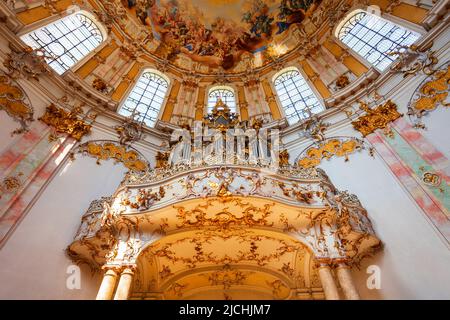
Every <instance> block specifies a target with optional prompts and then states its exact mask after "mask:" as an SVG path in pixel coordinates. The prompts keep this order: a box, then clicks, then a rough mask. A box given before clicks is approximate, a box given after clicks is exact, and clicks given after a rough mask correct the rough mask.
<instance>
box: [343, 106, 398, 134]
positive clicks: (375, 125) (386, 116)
mask: <svg viewBox="0 0 450 320" xmlns="http://www.w3.org/2000/svg"><path fill="white" fill-rule="evenodd" d="M360 109H361V110H364V111H365V112H366V114H365V115H363V116H361V117H359V118H358V119H356V120H355V121H353V122H352V125H353V128H354V129H355V130H357V131H359V132H361V134H362V135H363V137H365V136H367V135H369V134H371V133H372V132H374V131H375V130H377V129H385V128H387V127H388V125H389V123H391V122H392V121H395V120H397V119H398V118H400V117H401V116H403V115H402V114H401V113H399V112H398V111H397V105H396V104H395V103H393V102H392V101H391V100H388V101H386V102H385V103H384V104H382V105H379V106H377V107H376V108H374V109H371V108H369V106H368V105H367V104H366V103H363V102H361V105H360Z"/></svg>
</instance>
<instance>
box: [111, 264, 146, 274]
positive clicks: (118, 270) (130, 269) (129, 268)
mask: <svg viewBox="0 0 450 320" xmlns="http://www.w3.org/2000/svg"><path fill="white" fill-rule="evenodd" d="M136 268H137V266H136V265H135V264H126V265H108V264H106V265H103V266H102V270H104V271H105V273H107V272H108V271H113V272H114V273H115V274H124V273H127V274H134V272H135V271H136Z"/></svg>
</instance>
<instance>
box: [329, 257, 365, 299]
mask: <svg viewBox="0 0 450 320" xmlns="http://www.w3.org/2000/svg"><path fill="white" fill-rule="evenodd" d="M335 270H336V276H337V278H338V281H339V284H340V286H341V288H342V291H343V293H344V296H345V299H346V300H359V299H360V297H359V293H358V290H357V289H356V287H355V283H354V282H353V279H352V273H351V271H350V267H349V266H348V265H347V264H345V263H339V264H338V265H337V266H336V268H335Z"/></svg>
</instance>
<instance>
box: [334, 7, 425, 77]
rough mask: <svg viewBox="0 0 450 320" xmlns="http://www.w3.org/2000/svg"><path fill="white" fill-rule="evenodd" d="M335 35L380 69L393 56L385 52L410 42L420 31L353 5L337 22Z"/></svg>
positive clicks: (386, 64) (408, 44)
mask: <svg viewBox="0 0 450 320" xmlns="http://www.w3.org/2000/svg"><path fill="white" fill-rule="evenodd" d="M335 36H336V38H337V39H338V40H339V41H340V42H341V43H343V44H344V45H345V46H346V47H348V48H350V49H351V50H353V51H354V52H355V53H357V54H358V55H359V56H360V57H362V58H363V59H364V60H365V61H367V62H368V63H369V64H370V65H373V66H375V67H376V68H377V69H379V70H380V71H383V70H385V69H386V68H387V67H388V66H389V65H390V64H391V63H392V62H393V61H394V60H395V59H396V58H397V56H396V55H390V54H389V53H390V52H393V51H396V50H399V49H400V48H401V47H403V46H410V45H411V44H413V43H414V42H416V41H417V39H419V37H420V34H419V33H417V32H415V31H412V30H410V29H408V28H406V27H404V26H402V25H400V24H398V23H395V22H392V21H389V20H386V19H384V18H383V17H381V16H379V15H376V14H373V13H372V12H368V11H367V10H363V9H356V10H354V11H352V12H351V13H349V14H348V15H347V16H346V17H345V18H344V19H343V20H342V21H341V22H340V23H339V24H338V26H337V28H336V29H335Z"/></svg>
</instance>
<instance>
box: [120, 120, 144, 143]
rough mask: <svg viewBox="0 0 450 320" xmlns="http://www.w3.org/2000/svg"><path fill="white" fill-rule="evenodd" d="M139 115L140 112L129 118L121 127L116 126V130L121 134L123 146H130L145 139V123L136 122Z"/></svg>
mask: <svg viewBox="0 0 450 320" xmlns="http://www.w3.org/2000/svg"><path fill="white" fill-rule="evenodd" d="M137 115H139V113H138V112H133V113H132V114H131V115H130V116H129V117H127V118H126V119H125V120H124V121H123V123H122V124H121V125H118V126H115V127H114V129H115V130H116V132H117V133H118V134H119V143H120V144H122V145H130V144H132V143H134V142H137V141H139V140H141V139H143V138H144V137H145V135H144V133H143V126H144V124H143V122H139V121H137V120H135V117H136V116H137Z"/></svg>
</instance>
